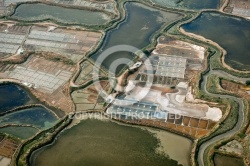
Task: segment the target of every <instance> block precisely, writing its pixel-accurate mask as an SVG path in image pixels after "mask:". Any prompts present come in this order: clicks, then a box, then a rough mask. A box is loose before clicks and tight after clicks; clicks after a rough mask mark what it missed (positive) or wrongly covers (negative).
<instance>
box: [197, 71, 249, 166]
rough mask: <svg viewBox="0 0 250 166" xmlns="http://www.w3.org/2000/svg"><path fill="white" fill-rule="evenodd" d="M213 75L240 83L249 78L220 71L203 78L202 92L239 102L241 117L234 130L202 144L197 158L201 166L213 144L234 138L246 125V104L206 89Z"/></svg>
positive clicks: (209, 73) (238, 99)
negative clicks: (244, 124) (205, 153)
mask: <svg viewBox="0 0 250 166" xmlns="http://www.w3.org/2000/svg"><path fill="white" fill-rule="evenodd" d="M211 74H215V75H217V76H219V77H223V78H228V79H233V80H237V81H240V82H243V81H246V80H247V78H238V77H235V76H233V75H230V74H228V73H226V72H224V71H220V70H210V72H208V73H207V74H205V75H204V76H203V81H202V83H201V90H203V91H204V92H205V93H206V94H208V95H209V96H212V97H220V98H224V99H232V100H234V101H235V102H237V103H238V104H239V113H238V115H239V116H238V120H237V124H236V125H235V126H234V128H233V129H231V130H229V131H227V132H225V133H223V134H220V135H218V136H216V137H213V138H212V139H210V140H208V141H206V142H204V143H203V144H201V146H200V147H199V149H198V156H197V160H198V164H199V166H204V152H205V150H206V149H207V148H208V147H209V146H210V145H212V144H214V143H216V142H218V141H220V140H222V139H224V138H228V137H231V136H233V135H234V134H236V133H237V132H238V131H239V130H240V128H241V127H242V125H243V123H244V104H243V100H242V99H240V98H237V97H234V96H229V95H220V94H213V93H210V92H208V91H207V88H206V83H207V77H208V76H209V75H211Z"/></svg>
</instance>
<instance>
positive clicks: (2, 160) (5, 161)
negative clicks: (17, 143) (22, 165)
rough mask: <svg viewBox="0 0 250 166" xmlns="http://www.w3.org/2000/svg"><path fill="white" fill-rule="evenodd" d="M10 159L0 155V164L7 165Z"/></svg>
mask: <svg viewBox="0 0 250 166" xmlns="http://www.w3.org/2000/svg"><path fill="white" fill-rule="evenodd" d="M10 161H11V159H10V158H7V157H2V156H0V165H1V166H9V164H10Z"/></svg>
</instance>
